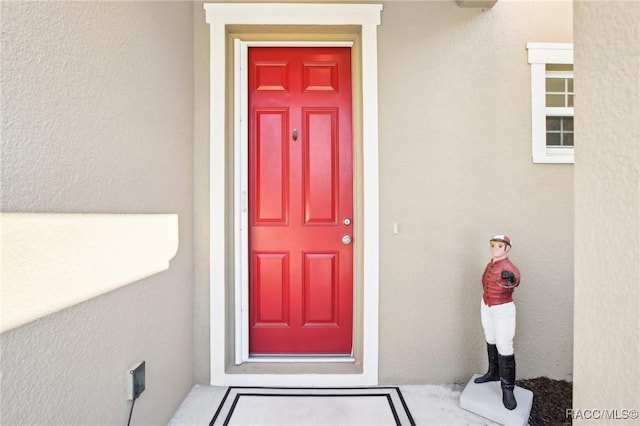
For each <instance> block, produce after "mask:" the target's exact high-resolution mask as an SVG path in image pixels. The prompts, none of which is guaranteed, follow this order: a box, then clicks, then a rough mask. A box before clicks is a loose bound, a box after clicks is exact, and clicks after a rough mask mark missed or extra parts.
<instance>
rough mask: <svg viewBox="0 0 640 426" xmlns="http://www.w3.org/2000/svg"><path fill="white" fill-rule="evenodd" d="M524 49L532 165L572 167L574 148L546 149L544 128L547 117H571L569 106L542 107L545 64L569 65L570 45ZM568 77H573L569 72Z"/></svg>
mask: <svg viewBox="0 0 640 426" xmlns="http://www.w3.org/2000/svg"><path fill="white" fill-rule="evenodd" d="M527 50H528V61H529V65H530V66H531V155H532V159H533V162H534V163H565V164H573V163H574V153H575V150H574V147H568V146H567V147H553V148H550V147H548V146H547V125H546V120H547V116H562V117H573V116H574V109H573V107H567V108H557V107H547V106H546V77H547V70H546V67H547V64H569V65H573V43H527ZM571 75H572V76H573V72H571ZM574 91H575V84H574ZM574 96H575V95H574ZM574 143H575V136H574Z"/></svg>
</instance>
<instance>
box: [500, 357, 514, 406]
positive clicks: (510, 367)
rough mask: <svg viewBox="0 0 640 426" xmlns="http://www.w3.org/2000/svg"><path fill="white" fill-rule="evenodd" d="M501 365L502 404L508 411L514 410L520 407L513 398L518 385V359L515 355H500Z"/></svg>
mask: <svg viewBox="0 0 640 426" xmlns="http://www.w3.org/2000/svg"><path fill="white" fill-rule="evenodd" d="M498 359H499V364H500V386H501V387H502V403H503V404H504V406H505V408H506V409H507V410H513V409H514V408H516V406H517V405H518V404H517V403H516V397H515V396H513V387H514V386H515V384H516V358H515V357H514V356H513V355H498Z"/></svg>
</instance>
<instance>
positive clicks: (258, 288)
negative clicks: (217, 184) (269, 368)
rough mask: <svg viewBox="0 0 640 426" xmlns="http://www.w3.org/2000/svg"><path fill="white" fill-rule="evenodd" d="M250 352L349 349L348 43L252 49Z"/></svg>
mask: <svg viewBox="0 0 640 426" xmlns="http://www.w3.org/2000/svg"><path fill="white" fill-rule="evenodd" d="M249 89H250V90H249V135H250V136H249V308H250V312H249V324H250V331H249V333H250V336H249V352H250V353H252V354H326V353H331V354H350V353H351V346H352V328H353V265H352V262H353V246H352V245H351V244H343V242H342V237H343V236H344V235H351V234H352V231H351V230H352V228H353V225H345V224H344V223H343V219H344V218H349V219H352V217H353V177H352V174H353V165H352V129H351V50H350V48H343V47H331V48H275V47H257V48H249Z"/></svg>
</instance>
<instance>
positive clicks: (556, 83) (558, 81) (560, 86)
mask: <svg viewBox="0 0 640 426" xmlns="http://www.w3.org/2000/svg"><path fill="white" fill-rule="evenodd" d="M565 81H566V79H564V78H547V79H546V87H547V93H549V92H556V93H564V92H565V90H566V89H565V86H564V83H565Z"/></svg>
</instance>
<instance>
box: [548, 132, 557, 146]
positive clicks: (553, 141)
mask: <svg viewBox="0 0 640 426" xmlns="http://www.w3.org/2000/svg"><path fill="white" fill-rule="evenodd" d="M547 146H560V133H547Z"/></svg>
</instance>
